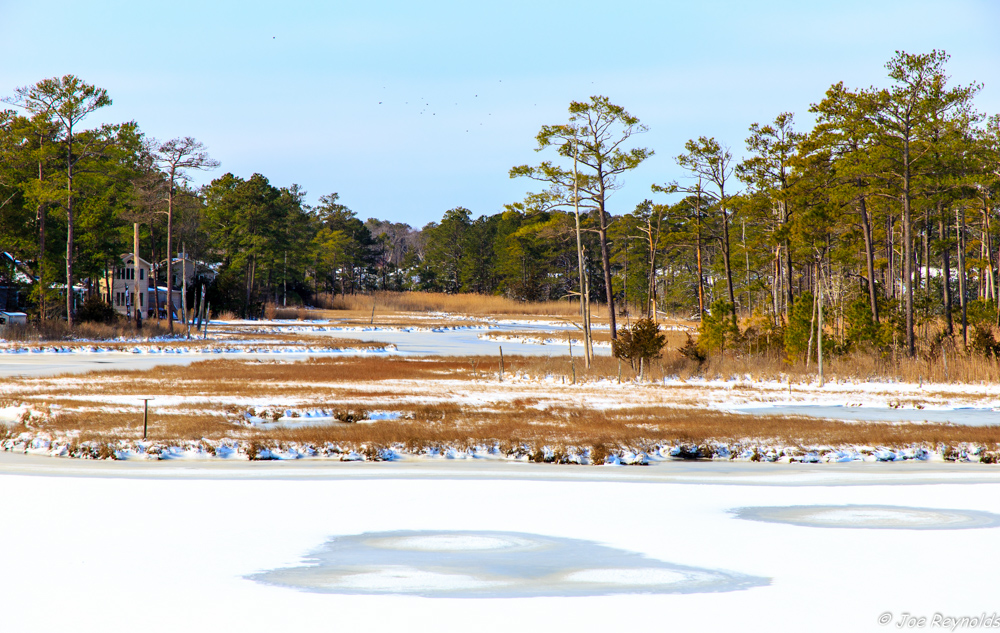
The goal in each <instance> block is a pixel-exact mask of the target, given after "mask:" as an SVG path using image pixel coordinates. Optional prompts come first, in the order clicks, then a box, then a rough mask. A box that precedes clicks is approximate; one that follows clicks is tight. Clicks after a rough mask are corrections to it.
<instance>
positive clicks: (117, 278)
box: [101, 253, 152, 316]
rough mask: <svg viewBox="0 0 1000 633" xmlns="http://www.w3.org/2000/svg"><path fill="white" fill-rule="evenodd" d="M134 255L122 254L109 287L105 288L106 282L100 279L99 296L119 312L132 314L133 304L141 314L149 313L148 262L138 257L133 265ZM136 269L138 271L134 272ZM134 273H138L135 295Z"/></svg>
mask: <svg viewBox="0 0 1000 633" xmlns="http://www.w3.org/2000/svg"><path fill="white" fill-rule="evenodd" d="M134 258H135V256H134V255H133V254H132V253H126V254H125V255H122V259H121V264H119V265H118V266H116V267H115V271H114V274H113V275H112V278H111V289H110V291H109V290H108V288H107V283H106V282H105V280H104V279H101V296H102V297H103V298H104V300H105V301H107V302H108V303H110V304H111V305H112V306H113V307H114V309H115V310H116V311H117V312H118V313H119V314H126V315H131V314H132V308H133V306H137V307H138V308H139V310H140V311H141V312H142V314H143V316H147V315H149V312H150V310H152V306H151V305H150V302H149V301H150V288H149V283H150V278H149V270H150V267H149V262H147V261H146V260H144V259H143V258H141V257H140V258H139V265H138V266H135V263H134V261H133V260H134ZM137 270H138V273H137V272H136V271H137ZM136 274H138V275H139V293H138V296H136V292H135V281H136Z"/></svg>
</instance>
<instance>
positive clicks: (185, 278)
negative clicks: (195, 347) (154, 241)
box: [181, 246, 191, 338]
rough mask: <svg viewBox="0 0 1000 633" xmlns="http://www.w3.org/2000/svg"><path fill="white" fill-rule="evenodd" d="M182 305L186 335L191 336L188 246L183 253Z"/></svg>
mask: <svg viewBox="0 0 1000 633" xmlns="http://www.w3.org/2000/svg"><path fill="white" fill-rule="evenodd" d="M181 306H182V308H183V310H184V320H183V321H181V323H183V324H184V327H185V329H186V337H187V338H191V321H190V320H189V319H188V275H187V246H185V247H184V248H183V249H182V253H181Z"/></svg>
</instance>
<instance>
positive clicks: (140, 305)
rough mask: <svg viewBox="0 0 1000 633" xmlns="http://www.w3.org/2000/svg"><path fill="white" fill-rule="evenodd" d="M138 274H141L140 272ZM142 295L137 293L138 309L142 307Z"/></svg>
mask: <svg viewBox="0 0 1000 633" xmlns="http://www.w3.org/2000/svg"><path fill="white" fill-rule="evenodd" d="M140 272H142V271H140ZM142 295H143V293H141V292H140V293H139V307H140V308H141V307H142Z"/></svg>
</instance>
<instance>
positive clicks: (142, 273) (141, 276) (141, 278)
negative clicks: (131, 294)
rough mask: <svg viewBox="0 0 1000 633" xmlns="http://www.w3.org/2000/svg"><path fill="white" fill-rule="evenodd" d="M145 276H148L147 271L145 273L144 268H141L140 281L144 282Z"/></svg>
mask: <svg viewBox="0 0 1000 633" xmlns="http://www.w3.org/2000/svg"><path fill="white" fill-rule="evenodd" d="M145 274H146V271H145V269H143V268H140V269H139V281H142V280H143V275H145Z"/></svg>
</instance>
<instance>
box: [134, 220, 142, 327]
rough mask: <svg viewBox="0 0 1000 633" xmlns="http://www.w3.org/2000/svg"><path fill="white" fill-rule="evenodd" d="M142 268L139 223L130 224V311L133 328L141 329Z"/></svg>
mask: <svg viewBox="0 0 1000 633" xmlns="http://www.w3.org/2000/svg"><path fill="white" fill-rule="evenodd" d="M140 272H142V268H141V267H140V266H139V223H138V222H134V223H133V224H132V287H133V290H132V295H133V298H132V311H133V312H135V315H134V316H135V327H136V329H139V330H141V329H142V306H143V303H144V302H142V301H141V299H142V289H141V287H140V285H139V281H140V279H139V277H140Z"/></svg>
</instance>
